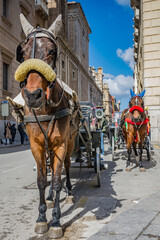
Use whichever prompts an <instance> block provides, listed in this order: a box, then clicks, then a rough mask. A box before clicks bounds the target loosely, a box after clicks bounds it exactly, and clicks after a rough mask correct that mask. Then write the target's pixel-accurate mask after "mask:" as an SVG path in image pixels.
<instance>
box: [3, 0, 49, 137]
mask: <svg viewBox="0 0 160 240" xmlns="http://www.w3.org/2000/svg"><path fill="white" fill-rule="evenodd" d="M21 12H22V13H23V14H24V15H25V16H26V18H27V19H28V21H29V22H30V23H31V24H32V25H33V26H34V27H36V26H38V25H40V26H42V27H44V28H45V27H47V19H48V8H47V2H46V0H44V1H40V0H39V1H38V0H36V1H35V0H21V1H19V0H18V1H17V0H12V1H7V0H3V1H0V105H1V103H2V101H4V100H6V97H7V96H10V97H11V98H14V97H15V96H16V95H17V94H18V93H19V92H20V88H19V84H18V83H17V82H16V81H15V80H14V73H15V70H16V69H17V67H18V65H19V63H18V62H17V61H16V58H15V53H16V47H17V45H18V44H19V43H20V42H21V41H22V40H24V39H25V35H24V33H23V30H22V28H21V25H20V20H19V15H20V13H21ZM6 119H7V120H14V119H13V117H12V115H11V113H10V115H9V116H8V117H7V118H6ZM0 129H1V130H0V138H3V133H4V118H3V117H2V114H1V107H0Z"/></svg>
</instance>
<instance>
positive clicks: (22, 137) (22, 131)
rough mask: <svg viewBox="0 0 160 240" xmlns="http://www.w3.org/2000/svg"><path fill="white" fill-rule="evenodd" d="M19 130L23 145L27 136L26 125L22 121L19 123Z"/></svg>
mask: <svg viewBox="0 0 160 240" xmlns="http://www.w3.org/2000/svg"><path fill="white" fill-rule="evenodd" d="M18 131H19V134H20V138H21V145H23V144H24V138H25V131H24V125H23V123H22V122H21V123H20V124H19V125H18Z"/></svg>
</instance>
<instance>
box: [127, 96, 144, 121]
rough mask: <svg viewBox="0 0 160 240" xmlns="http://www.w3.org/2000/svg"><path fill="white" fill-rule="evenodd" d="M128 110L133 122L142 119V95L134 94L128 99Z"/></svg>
mask: <svg viewBox="0 0 160 240" xmlns="http://www.w3.org/2000/svg"><path fill="white" fill-rule="evenodd" d="M129 112H130V113H131V114H132V120H133V122H135V123H137V122H140V121H142V120H143V115H144V102H143V99H142V97H140V96H137V95H136V96H134V97H132V99H131V101H130V110H129Z"/></svg>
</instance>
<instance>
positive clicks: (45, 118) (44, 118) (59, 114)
mask: <svg viewBox="0 0 160 240" xmlns="http://www.w3.org/2000/svg"><path fill="white" fill-rule="evenodd" d="M69 114H71V111H70V109H69V108H65V109H63V110H60V111H58V112H56V113H55V114H54V115H37V116H36V117H37V119H38V121H39V122H48V121H51V120H52V118H53V116H54V119H59V118H62V117H66V116H67V115H69ZM24 123H37V120H36V118H35V115H32V116H24Z"/></svg>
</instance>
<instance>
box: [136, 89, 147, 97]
mask: <svg viewBox="0 0 160 240" xmlns="http://www.w3.org/2000/svg"><path fill="white" fill-rule="evenodd" d="M145 91H146V90H143V92H141V93H140V94H138V96H140V97H141V98H142V97H143V96H144V94H145Z"/></svg>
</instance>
